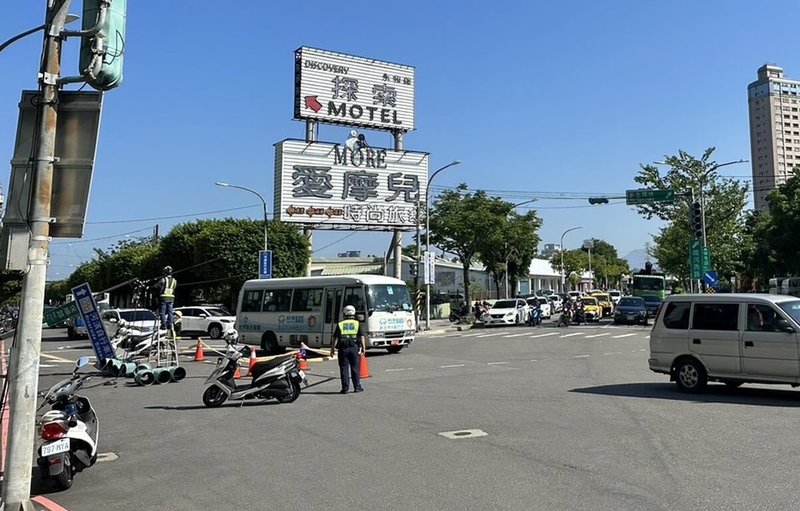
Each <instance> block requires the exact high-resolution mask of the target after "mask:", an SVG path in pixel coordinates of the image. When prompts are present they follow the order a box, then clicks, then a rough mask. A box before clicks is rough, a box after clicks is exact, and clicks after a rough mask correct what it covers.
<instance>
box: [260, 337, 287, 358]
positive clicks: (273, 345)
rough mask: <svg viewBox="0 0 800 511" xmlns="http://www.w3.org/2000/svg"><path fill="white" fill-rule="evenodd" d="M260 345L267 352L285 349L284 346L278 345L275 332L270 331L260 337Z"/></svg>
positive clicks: (277, 351)
mask: <svg viewBox="0 0 800 511" xmlns="http://www.w3.org/2000/svg"><path fill="white" fill-rule="evenodd" d="M261 347H262V348H263V349H264V351H266V352H267V353H282V352H283V351H285V348H281V347H280V346H278V338H277V337H275V334H274V333H272V332H267V333H265V334H264V337H263V338H262V339H261Z"/></svg>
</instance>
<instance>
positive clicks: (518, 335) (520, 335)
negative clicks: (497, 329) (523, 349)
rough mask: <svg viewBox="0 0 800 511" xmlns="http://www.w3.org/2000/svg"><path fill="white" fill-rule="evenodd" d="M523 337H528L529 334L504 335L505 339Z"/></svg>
mask: <svg viewBox="0 0 800 511" xmlns="http://www.w3.org/2000/svg"><path fill="white" fill-rule="evenodd" d="M523 335H528V333H527V332H525V333H524V334H511V335H504V336H503V338H506V337H522V336H523Z"/></svg>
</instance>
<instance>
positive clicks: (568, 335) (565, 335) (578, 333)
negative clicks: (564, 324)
mask: <svg viewBox="0 0 800 511" xmlns="http://www.w3.org/2000/svg"><path fill="white" fill-rule="evenodd" d="M573 335H582V334H581V333H580V332H575V333H574V334H564V335H562V336H561V337H559V338H560V339H563V338H564V337H572V336H573Z"/></svg>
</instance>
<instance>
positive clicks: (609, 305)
mask: <svg viewBox="0 0 800 511" xmlns="http://www.w3.org/2000/svg"><path fill="white" fill-rule="evenodd" d="M592 296H594V297H595V298H597V303H599V304H600V307H602V309H603V317H604V318H605V317H607V316H611V315H612V314H614V302H612V301H611V296H610V295H609V294H608V293H594V294H592Z"/></svg>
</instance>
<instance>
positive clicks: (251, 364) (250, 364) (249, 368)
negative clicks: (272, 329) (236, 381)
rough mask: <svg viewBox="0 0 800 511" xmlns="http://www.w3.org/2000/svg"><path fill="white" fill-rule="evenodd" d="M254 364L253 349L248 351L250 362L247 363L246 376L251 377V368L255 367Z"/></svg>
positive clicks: (255, 359)
mask: <svg viewBox="0 0 800 511" xmlns="http://www.w3.org/2000/svg"><path fill="white" fill-rule="evenodd" d="M256 362H257V357H256V349H255V348H253V349H251V350H250V362H248V364H247V374H248V375H252V374H253V366H255V365H256Z"/></svg>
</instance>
